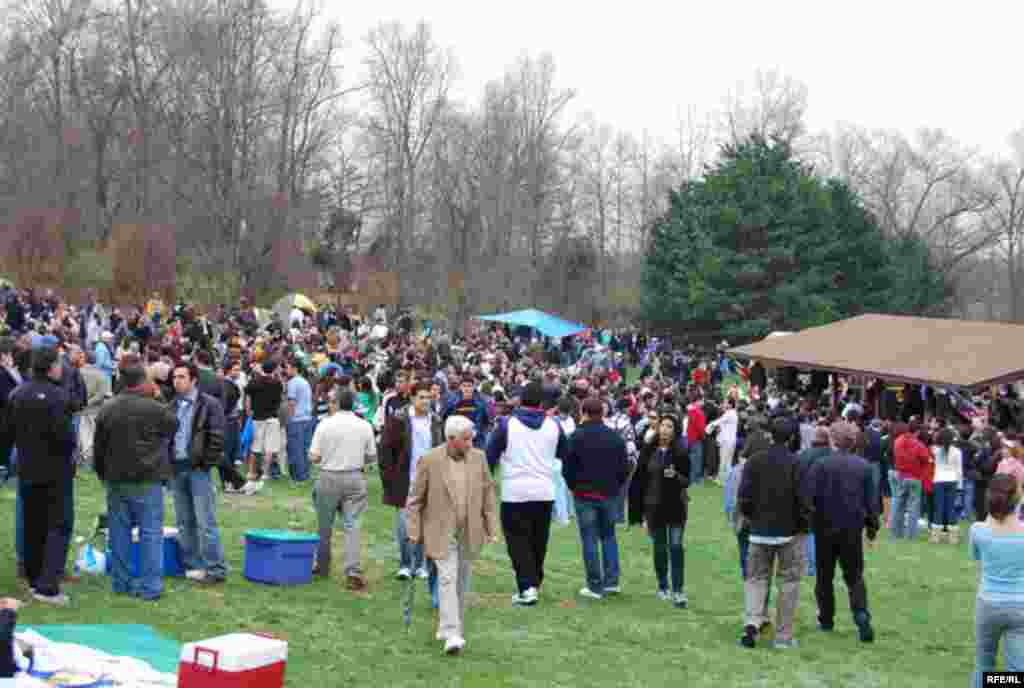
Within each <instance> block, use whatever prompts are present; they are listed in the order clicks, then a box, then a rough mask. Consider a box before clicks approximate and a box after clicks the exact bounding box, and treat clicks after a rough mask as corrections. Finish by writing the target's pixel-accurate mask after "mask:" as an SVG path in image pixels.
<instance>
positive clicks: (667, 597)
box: [658, 590, 672, 602]
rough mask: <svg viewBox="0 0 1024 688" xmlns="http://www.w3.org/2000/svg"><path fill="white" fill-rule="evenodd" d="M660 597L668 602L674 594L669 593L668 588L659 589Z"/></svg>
mask: <svg viewBox="0 0 1024 688" xmlns="http://www.w3.org/2000/svg"><path fill="white" fill-rule="evenodd" d="M658 599H659V600H661V601H662V602H668V601H669V600H671V599H672V595H670V594H669V592H668V590H659V591H658Z"/></svg>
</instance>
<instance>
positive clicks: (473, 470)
mask: <svg viewBox="0 0 1024 688" xmlns="http://www.w3.org/2000/svg"><path fill="white" fill-rule="evenodd" d="M474 435H475V430H474V426H473V421H471V420H469V419H468V418H465V417H464V416H451V417H450V418H449V419H448V421H447V422H446V423H445V427H444V436H445V439H446V443H445V444H444V445H443V446H440V447H437V448H435V449H432V450H431V451H430V452H428V453H427V454H425V455H423V457H421V458H420V461H419V465H418V466H417V470H416V482H415V484H414V485H413V489H412V492H411V493H410V495H409V501H408V503H407V504H406V512H407V514H406V518H407V526H408V532H409V541H410V542H411V543H413V544H419V543H423V545H424V549H425V553H426V555H427V557H428V558H430V559H432V560H433V561H434V563H435V564H436V565H437V572H438V579H439V581H438V582H439V588H440V589H439V593H440V594H439V597H440V612H441V624H440V629H439V631H438V634H437V639H438V640H443V641H444V642H445V646H444V651H445V653H447V654H449V655H454V654H458V653H460V652H462V650H463V648H464V647H465V646H466V641H465V635H464V634H465V630H464V628H465V627H464V622H465V610H466V590H467V589H468V588H469V578H470V572H471V567H472V562H473V560H474V559H476V557H477V556H478V555H479V554H480V549H481V548H482V547H483V545H484V543H485V542H487V541H490V542H492V543H494V542H497V540H498V538H497V533H498V507H497V491H496V488H495V485H494V480H493V479H492V478H491V472H490V469H489V468H488V467H487V459H486V458H485V456H484V453H483V452H482V451H481V450H479V449H474V448H473V437H474Z"/></svg>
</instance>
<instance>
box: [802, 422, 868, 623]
mask: <svg viewBox="0 0 1024 688" xmlns="http://www.w3.org/2000/svg"><path fill="white" fill-rule="evenodd" d="M859 432H860V431H859V430H858V429H857V426H855V425H853V424H852V423H847V422H839V423H834V424H833V425H832V427H831V429H830V435H831V439H832V446H833V448H834V449H835V451H834V452H833V453H832V455H831V456H829V457H827V458H826V459H824V460H823V461H820V462H818V463H817V464H815V465H814V466H813V467H812V468H811V471H810V474H809V476H808V477H807V482H806V485H805V486H804V488H803V490H802V491H803V493H804V494H805V495H806V498H807V499H809V500H811V501H812V502H813V511H814V517H813V522H814V537H815V545H816V550H817V551H816V554H817V559H818V561H817V564H818V576H817V584H816V585H815V589H814V594H815V597H816V598H817V600H818V627H819V628H820V629H821V630H823V631H831V630H832V628H833V623H834V618H835V610H836V599H835V591H834V589H833V587H832V580H833V577H834V576H835V570H836V562H838V563H839V565H840V567H841V568H842V569H843V580H844V581H846V587H847V589H848V590H849V593H850V610H851V611H852V612H853V620H854V622H855V623H856V624H857V628H858V629H859V631H860V639H861V641H863V642H865V643H870V642H872V641H873V640H874V639H875V634H874V631H873V630H872V628H871V614H870V613H869V612H868V593H867V588H866V587H865V585H864V541H863V531H864V529H865V528H866V529H867V536H868V540H871V541H872V542H873V541H874V539H875V536H877V535H878V527H879V522H878V507H877V500H876V498H875V491H874V483H873V480H872V475H871V468H870V467H869V466H868V463H867V461H865V460H864V459H862V458H860V457H859V456H854V455H853V454H852V451H853V448H854V445H855V444H856V443H857V439H858V433H859Z"/></svg>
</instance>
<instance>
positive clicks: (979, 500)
mask: <svg viewBox="0 0 1024 688" xmlns="http://www.w3.org/2000/svg"><path fill="white" fill-rule="evenodd" d="M987 496H988V482H987V481H981V480H975V481H974V518H975V520H976V521H978V523H981V522H982V521H984V520H986V519H988V502H987V501H986V498H987Z"/></svg>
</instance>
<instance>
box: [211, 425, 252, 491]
mask: <svg viewBox="0 0 1024 688" xmlns="http://www.w3.org/2000/svg"><path fill="white" fill-rule="evenodd" d="M241 434H242V432H241V429H240V428H239V425H238V419H237V418H228V419H227V423H226V424H225V426H224V457H223V459H222V460H221V464H220V465H219V466H217V470H218V472H219V473H220V486H221V487H224V486H226V485H231V487H233V488H235V489H236V490H237V489H239V488H241V487H242V486H243V485H245V482H246V481H245V478H244V477H242V474H241V473H239V472H238V469H237V468H235V459H237V458H238V456H239V450H240V449H241V441H242V438H241Z"/></svg>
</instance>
